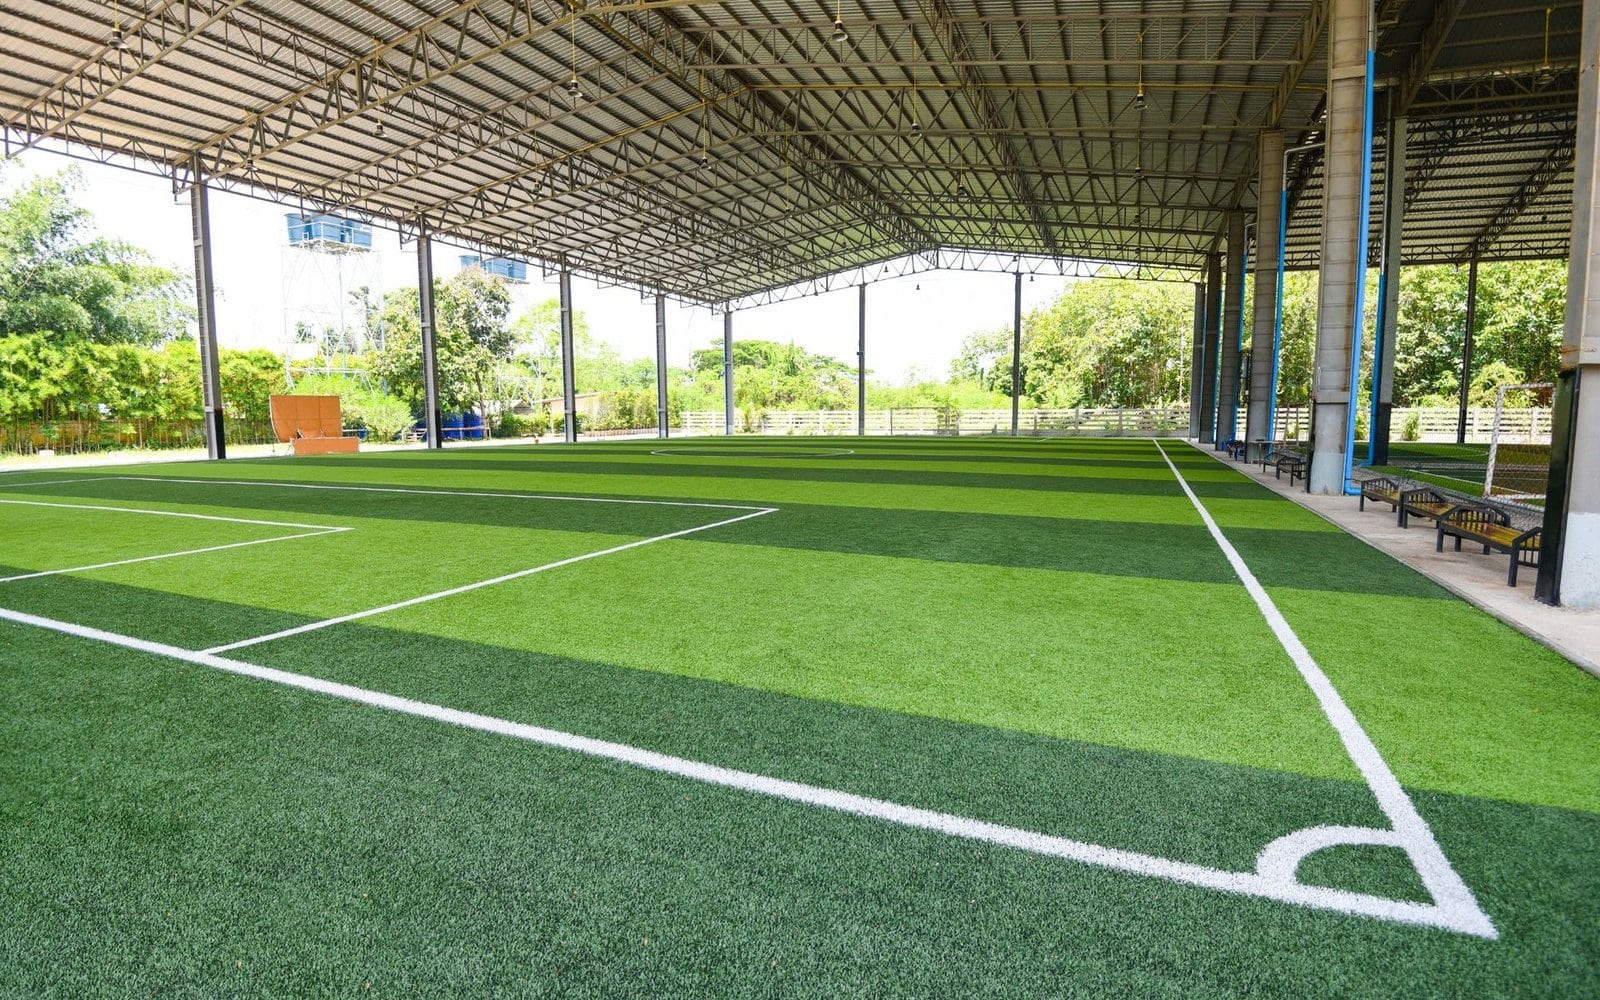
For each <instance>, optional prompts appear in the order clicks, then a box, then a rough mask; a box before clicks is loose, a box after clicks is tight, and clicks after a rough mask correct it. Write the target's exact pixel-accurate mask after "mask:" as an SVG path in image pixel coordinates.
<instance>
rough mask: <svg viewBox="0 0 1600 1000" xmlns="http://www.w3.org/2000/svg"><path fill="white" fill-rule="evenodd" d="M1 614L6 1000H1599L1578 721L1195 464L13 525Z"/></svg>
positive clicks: (568, 480)
mask: <svg viewBox="0 0 1600 1000" xmlns="http://www.w3.org/2000/svg"><path fill="white" fill-rule="evenodd" d="M1163 449H1164V450H1163ZM841 450H843V451H847V452H848V453H844V454H841V453H839V452H840V451H841ZM657 452H660V453H657ZM1167 456H1170V464H1169V458H1168V457H1167ZM1180 476H1181V480H1180ZM1352 502H1354V501H1352ZM1207 519H1210V522H1211V524H1210V525H1208V523H1207ZM175 553H188V554H181V555H179V554H175ZM1230 557H1231V559H1232V561H1230ZM62 571H66V572H62ZM1245 581H1249V582H1250V583H1252V584H1255V585H1256V589H1254V590H1253V591H1252V589H1251V587H1250V586H1248V585H1247V583H1246V582H1245ZM0 609H4V610H0V665H3V666H0V703H3V705H4V713H3V716H0V718H3V726H0V843H3V847H4V857H3V861H0V902H3V906H0V993H3V994H6V995H22V996H50V995H54V996H72V997H78V996H88V995H116V996H132V995H139V996H146V995H160V996H172V995H178V996H182V995H190V996H206V997H210V996H222V995H270V994H296V995H305V994H326V995H359V996H367V995H379V996H382V995H387V996H417V995H441V996H443V995H452V996H461V995H562V996H696V997H704V996H742V995H752V996H773V995H790V996H869V997H883V996H938V997H967V996H1049V995H1083V996H1122V995H1125V996H1141V997H1143V996H1159V995H1170V996H1183V997H1197V996H1234V995H1255V996H1307V995H1339V996H1354V995H1403V996H1417V995H1451V996H1469V995H1470V996H1482V995H1523V996H1530V995H1531V996H1541V995H1543V996H1577V995H1594V994H1596V993H1600V738H1597V734H1600V681H1596V680H1595V679H1594V678H1592V677H1590V676H1588V675H1586V674H1583V673H1582V672H1580V671H1579V670H1578V669H1576V668H1575V667H1574V666H1572V665H1571V664H1569V663H1568V662H1566V661H1565V660H1563V659H1562V658H1560V657H1559V656H1558V655H1556V654H1555V653H1552V652H1550V651H1548V650H1547V649H1545V648H1543V647H1541V646H1539V645H1537V644H1535V643H1533V642H1532V641H1530V640H1528V639H1526V638H1524V637H1523V636H1521V635H1520V634H1518V633H1516V632H1514V631H1513V630H1511V629H1510V628H1508V627H1506V626H1504V625H1502V624H1500V623H1499V622H1497V621H1495V620H1493V619H1492V618H1489V617H1487V616H1486V615H1484V614H1482V613H1480V612H1478V611H1477V610H1475V609H1474V608H1472V607H1470V606H1468V605H1467V604H1465V603H1463V602H1461V601H1459V600H1457V599H1455V598H1454V597H1452V596H1450V595H1449V594H1447V593H1446V592H1444V591H1442V590H1440V589H1439V588H1437V587H1436V586H1435V585H1433V584H1432V583H1430V582H1428V581H1427V580H1425V579H1424V578H1422V577H1421V576H1419V575H1417V574H1415V573H1413V572H1412V571H1410V570H1408V569H1406V568H1404V567H1403V566H1401V565H1399V564H1397V563H1395V562H1393V561H1391V560H1389V559H1388V558H1387V557H1385V556H1383V555H1381V554H1379V553H1377V552H1376V551H1374V550H1372V549H1370V548H1368V547H1366V546H1365V545H1363V544H1361V543H1360V542H1358V541H1356V540H1354V539H1352V538H1350V537H1348V536H1346V535H1344V534H1343V533H1342V532H1340V531H1339V530H1338V529H1336V528H1334V527H1332V526H1331V525H1329V524H1327V523H1326V522H1323V521H1321V520H1320V519H1318V518H1316V517H1315V516H1313V515H1311V514H1309V513H1307V512H1305V511H1304V510H1302V509H1301V508H1299V507H1297V506H1295V505H1293V504H1291V503H1289V502H1287V501H1285V500H1283V499H1281V498H1279V497H1277V496H1275V495H1273V494H1271V493H1269V492H1268V491H1266V490H1264V489H1263V488H1261V487H1259V486H1257V485H1256V484H1254V483H1253V482H1251V481H1249V480H1247V479H1246V478H1244V477H1243V476H1241V475H1239V474H1238V473H1237V472H1235V471H1233V470H1231V469H1228V468H1226V467H1225V466H1224V465H1222V464H1220V463H1218V462H1216V461H1214V460H1213V459H1212V458H1211V457H1210V456H1209V455H1208V454H1204V453H1201V452H1199V451H1197V450H1195V449H1193V448H1192V447H1190V446H1189V445H1187V444H1184V443H1182V442H1162V443H1161V444H1159V445H1158V444H1157V443H1156V442H1151V441H1142V440H1008V439H978V440H959V439H944V438H939V439H893V438H889V439H867V440H859V441H854V440H852V441H845V442H843V443H842V444H841V442H840V441H839V440H837V439H835V440H830V441H808V440H805V439H798V440H796V439H787V440H773V439H766V440H745V439H733V440H700V441H673V442H667V443H662V442H655V441H651V442H633V443H608V444H597V445H580V446H571V447H560V446H557V447H551V446H542V447H525V448H493V449H461V450H453V451H452V450H446V451H444V452H406V453H395V452H390V453H373V454H366V455H359V456H340V457H326V458H306V459H294V460H286V459H273V460H260V461H233V462H228V463H225V464H205V463H187V464H172V465H165V466H161V465H147V466H139V467H137V468H136V469H130V468H128V467H122V468H116V469H99V470H82V471H75V472H72V473H60V472H58V473H53V474H42V473H30V474H27V475H9V476H4V477H0ZM384 609H387V610H384ZM1319 844H1326V845H1328V846H1324V847H1322V849H1320V850H1317V849H1315V848H1316V847H1318V845H1319Z"/></svg>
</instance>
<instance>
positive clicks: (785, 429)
mask: <svg viewBox="0 0 1600 1000" xmlns="http://www.w3.org/2000/svg"><path fill="white" fill-rule="evenodd" d="M1457 416H1458V414H1457V411H1456V410H1455V409H1453V408H1450V407H1431V408H1421V407H1417V408H1409V407H1408V408H1400V409H1396V410H1394V411H1393V412H1392V414H1391V415H1390V422H1389V428H1390V431H1389V433H1390V439H1391V440H1393V441H1409V440H1415V441H1454V440H1455V439H1456V419H1457ZM1413 418H1414V419H1413ZM1244 425H1245V412H1244V409H1243V408H1242V407H1241V408H1240V410H1239V414H1238V423H1237V426H1238V427H1239V429H1240V431H1241V433H1242V432H1243V430H1244ZM1274 428H1275V430H1276V436H1277V437H1279V438H1290V439H1293V438H1304V437H1306V435H1307V434H1308V433H1309V432H1310V429H1311V419H1310V411H1309V409H1308V408H1307V407H1304V406H1280V407H1279V408H1278V414H1277V420H1276V421H1275V423H1274ZM733 429H734V432H735V433H737V434H769V435H770V434H779V435H786V434H808V435H810V434H819V435H829V434H854V433H856V411H854V410H757V411H754V412H749V411H743V410H740V411H735V413H734V415H733ZM1188 429H1189V408H1188V407H1187V406H1172V407H1166V408H1160V409H1122V408H1115V407H1082V408H1078V409H1031V410H1022V411H1021V412H1020V413H1019V414H1018V418H1017V431H1018V433H1020V434H1025V435H1030V436H1035V437H1053V436H1069V435H1071V436H1083V437H1123V436H1148V435H1151V434H1184V433H1187V432H1188ZM722 430H723V415H722V412H721V411H720V410H700V411H691V412H688V413H685V414H684V415H683V432H684V433H685V434H689V435H717V434H721V433H722ZM1493 430H1494V408H1493V407H1474V408H1471V409H1469V410H1467V440H1468V441H1476V442H1487V441H1488V440H1489V436H1490V433H1491V432H1492V431H1493ZM866 432H867V433H868V434H945V435H958V434H959V435H974V434H1009V433H1011V411H1010V410H1009V409H999V410H988V409H985V410H963V409H959V408H957V407H940V406H923V407H904V408H897V409H890V410H868V411H867V420H866ZM1501 432H1502V434H1511V435H1514V436H1516V437H1517V438H1519V439H1522V440H1528V441H1541V442H1547V441H1549V440H1550V411H1549V410H1548V409H1524V410H1506V411H1505V412H1504V413H1503V414H1502V416H1501ZM1413 433H1415V437H1412V436H1411V435H1412V434H1413Z"/></svg>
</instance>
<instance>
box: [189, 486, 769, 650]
mask: <svg viewBox="0 0 1600 1000" xmlns="http://www.w3.org/2000/svg"><path fill="white" fill-rule="evenodd" d="M489 495H492V496H503V495H505V494H498V493H497V494H489ZM740 509H748V508H740ZM777 510H778V508H776V507H758V508H756V509H754V510H751V511H750V513H748V514H740V515H739V516H738V517H729V518H724V519H723V520H721V521H713V522H712V523H710V524H700V525H696V526H695V527H693V528H683V529H681V530H679V531H669V532H667V533H666V534H664V535H654V536H652V537H650V538H640V539H637V540H636V541H632V542H624V543H623V544H621V545H613V546H612V547H611V548H609V549H601V550H599V551H598V552H585V553H583V554H582V555H576V556H570V557H568V558H566V559H558V560H556V561H555V562H551V563H545V564H544V565H543V566H533V567H530V568H529V569H519V570H517V571H516V572H514V573H505V574H502V575H500V576H497V577H493V578H491V579H488V580H479V581H477V582H476V583H464V584H462V585H461V586H459V587H451V588H449V589H448V590H440V591H435V592H434V593H432V594H423V595H421V596H420V597H410V598H407V599H406V600H403V601H395V602H394V603H393V604H385V605H383V606H382V607H377V608H368V609H367V610H365V611H353V612H351V613H350V614H347V615H339V616H337V617H334V618H325V619H323V620H322V621H316V622H307V623H306V624H304V625H297V626H295V627H294V628H286V629H284V630H282V631H281V632H272V633H269V634H267V635H258V636H256V637H255V638H253V639H241V640H239V641H238V642H230V643H225V644H224V645H221V646H212V647H211V648H210V649H207V650H204V652H206V653H211V654H214V653H226V652H228V651H229V650H234V649H243V648H244V647H245V646H254V645H257V644H259V643H263V642H271V641H272V640H274V639H287V638H288V637H289V636H292V635H300V634H302V633H305V632H314V631H316V630H317V629H323V628H328V627H329V626H332V625H342V624H344V623H345V622H353V621H356V620H357V619H360V618H370V617H371V616H373V615H381V614H384V613H385V612H389V611H398V610H400V609H401V608H409V607H411V606H412V605H415V604H424V603H426V602H428V601H437V600H439V599H441V598H445V597H454V596H455V595H457V594H465V593H467V592H469V591H473V590H478V589H480V588H483V587H492V586H494V585H496V584H500V583H509V582H510V581H512V580H520V579H522V578H523V577H525V576H532V575H534V574H535V573H543V572H545V571H547V570H552V569H560V568H561V567H563V566H571V565H572V564H573V563H580V562H583V561H585V560H587V559H598V558H600V557H601V556H609V555H614V554H616V553H618V552H626V551H628V550H629V549H637V548H639V547H640V546H642V545H651V544H653V543H655V542H664V541H666V540H668V539H669V538H682V537H683V536H685V535H692V534H694V533H695V532H697V531H710V530H711V529H712V528H723V527H726V526H728V525H730V524H737V523H739V522H740V521H748V520H750V519H751V518H753V517H762V516H764V515H766V514H774V513H777Z"/></svg>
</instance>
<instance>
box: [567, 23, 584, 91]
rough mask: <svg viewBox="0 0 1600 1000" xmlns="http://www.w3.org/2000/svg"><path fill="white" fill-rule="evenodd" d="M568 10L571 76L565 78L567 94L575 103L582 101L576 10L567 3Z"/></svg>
mask: <svg viewBox="0 0 1600 1000" xmlns="http://www.w3.org/2000/svg"><path fill="white" fill-rule="evenodd" d="M568 9H570V10H571V11H572V21H571V22H570V23H569V24H568V26H567V37H568V38H569V39H570V40H571V42H572V75H571V76H569V77H568V78H567V94H568V95H569V96H571V98H572V100H573V101H574V102H577V101H581V100H583V87H582V86H581V85H579V83H578V8H577V5H576V3H569V4H568Z"/></svg>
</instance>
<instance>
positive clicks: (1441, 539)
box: [1433, 527, 1444, 552]
mask: <svg viewBox="0 0 1600 1000" xmlns="http://www.w3.org/2000/svg"><path fill="white" fill-rule="evenodd" d="M1433 551H1435V552H1443V551H1444V528H1443V527H1441V528H1440V529H1439V541H1438V542H1436V543H1435V544H1434V546H1433Z"/></svg>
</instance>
